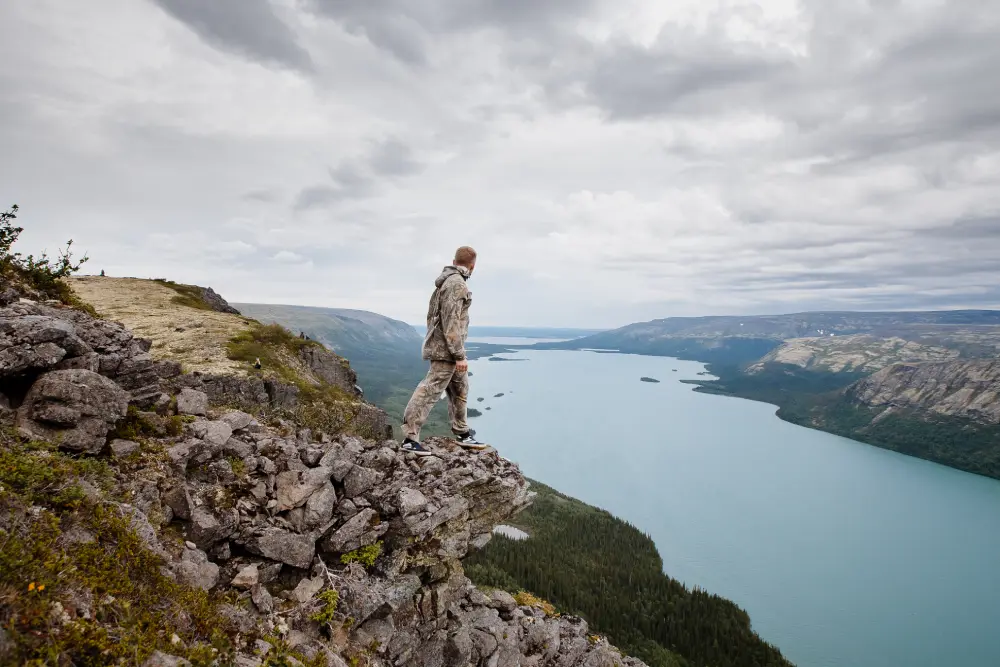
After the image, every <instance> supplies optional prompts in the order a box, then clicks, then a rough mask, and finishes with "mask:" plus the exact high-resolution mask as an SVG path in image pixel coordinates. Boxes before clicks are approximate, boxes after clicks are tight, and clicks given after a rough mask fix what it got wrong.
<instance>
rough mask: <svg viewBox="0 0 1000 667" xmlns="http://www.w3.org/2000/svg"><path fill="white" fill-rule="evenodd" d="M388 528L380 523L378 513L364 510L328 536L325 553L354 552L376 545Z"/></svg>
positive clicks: (369, 509) (387, 525) (324, 542)
mask: <svg viewBox="0 0 1000 667" xmlns="http://www.w3.org/2000/svg"><path fill="white" fill-rule="evenodd" d="M388 528H389V524H387V523H386V524H383V523H380V522H379V519H378V512H376V511H375V510H373V509H371V508H368V509H363V510H361V511H360V512H358V513H357V514H355V515H354V516H353V517H351V518H350V519H349V520H348V521H347V523H345V524H344V525H343V526H341V527H340V528H338V529H337V530H336V531H334V532H333V533H331V534H330V535H329V536H327V537H326V538H325V539H324V540H323V543H322V546H323V549H324V550H325V551H329V552H332V553H344V552H347V551H354V550H355V549H358V548H360V547H365V546H368V545H369V544H375V541H376V540H377V539H378V538H379V537H380V536H381V535H383V534H384V533H385V531H386V530H387V529H388Z"/></svg>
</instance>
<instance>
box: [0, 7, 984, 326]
mask: <svg viewBox="0 0 1000 667" xmlns="http://www.w3.org/2000/svg"><path fill="white" fill-rule="evenodd" d="M209 4H210V5H211V6H210V7H209V6H208V4H205V3H194V2H188V1H183V0H154V3H117V2H112V1H111V0H93V1H92V2H90V3H86V6H84V5H82V4H81V5H80V6H77V5H75V4H73V3H70V4H68V5H66V6H65V7H62V8H61V11H59V12H56V11H54V10H53V9H52V6H51V5H50V4H47V3H7V4H4V5H3V7H2V9H0V121H2V122H0V148H2V149H3V150H4V154H5V155H8V156H16V159H11V160H5V161H4V162H2V163H0V205H2V203H3V202H4V201H9V202H15V201H16V202H17V203H19V204H21V206H22V216H21V217H22V219H23V221H24V223H25V227H26V232H25V234H24V237H23V243H24V244H25V248H24V249H25V250H26V251H31V250H34V249H36V248H42V247H48V248H54V247H57V246H58V245H59V244H60V243H61V242H62V241H64V240H65V239H66V238H69V237H71V236H72V237H73V238H76V239H77V244H78V245H79V247H80V249H81V251H88V252H89V253H90V254H91V256H92V257H94V260H93V263H92V265H93V266H96V265H97V264H98V263H99V264H100V265H101V266H100V267H99V268H106V269H107V270H108V271H109V272H110V273H112V274H115V273H122V274H128V275H144V274H145V273H146V272H148V273H150V274H151V275H153V274H155V275H158V276H162V275H165V276H168V277H171V278H174V279H177V280H182V281H185V282H201V283H206V284H211V285H213V287H215V288H216V289H218V290H220V291H221V292H222V293H223V294H225V295H226V296H227V297H230V298H232V299H233V300H236V301H279V302H286V303H287V302H299V303H304V304H311V305H336V306H345V307H357V308H363V309H370V310H375V311H380V312H384V313H386V314H388V315H392V316H395V317H399V318H402V319H406V320H410V321H419V320H420V319H421V317H422V315H423V313H422V312H421V311H422V309H423V307H424V305H425V304H426V291H427V288H428V287H429V285H430V283H431V281H432V280H433V278H434V276H435V275H436V272H437V271H438V270H439V269H440V265H441V264H443V263H445V262H447V261H448V260H449V259H450V253H451V252H452V251H453V250H454V247H455V246H456V245H459V244H464V243H469V244H471V245H474V246H476V247H477V249H479V251H480V253H481V263H480V267H479V269H478V270H477V277H476V280H475V286H474V287H473V289H474V291H475V292H476V303H477V306H476V319H477V322H479V323H494V324H505V323H506V324H512V323H524V324H531V323H537V324H553V325H574V324H578V325H588V326H589V325H593V326H612V325H617V324H623V323H625V322H627V321H630V320H644V319H652V318H655V317H663V316H667V315H699V314H727V313H729V314H731V313H751V312H753V313H762V312H776V311H782V312H788V311H801V310H806V309H815V308H823V309H830V308H879V309H886V308H889V309H904V308H920V307H935V308H938V307H947V306H962V307H969V306H982V307H1000V293H998V288H997V287H996V286H997V285H998V284H1000V260H998V259H997V258H1000V88H998V87H997V86H992V85H989V84H990V82H991V81H992V79H993V78H995V76H994V70H995V68H996V65H995V63H996V62H1000V45H998V43H997V40H996V39H995V35H996V34H997V33H998V32H1000V15H998V14H997V13H996V12H994V11H992V8H990V7H988V6H987V3H982V2H977V1H975V0H959V1H957V2H951V3H925V2H919V1H918V0H898V1H892V2H867V3H842V2H821V1H820V0H797V1H792V2H789V3H756V2H749V1H745V0H727V2H724V3H709V4H704V3H694V2H681V3H661V2H656V1H655V0H615V1H612V0H553V1H552V2H536V1H529V0H506V1H501V0H466V1H460V0H444V1H442V2H434V3H419V2H405V1H404V0H382V1H380V2H368V3H361V2H347V1H346V0H345V1H335V0H301V1H297V2H282V3H278V2H274V4H273V5H272V4H269V3H268V2H264V1H262V0H255V1H254V2H250V1H248V2H245V3H244V2H239V3H236V2H235V1H234V0H228V1H227V2H224V3H209ZM782 7H786V9H787V11H784V10H782ZM161 9H165V10H166V12H164V11H161ZM176 20H180V21H181V22H182V23H184V24H185V25H187V26H189V27H190V28H191V30H193V31H194V32H195V33H197V35H198V36H199V37H200V38H201V39H202V40H203V41H204V42H205V43H207V44H209V45H211V46H212V47H215V48H216V49H217V51H218V53H212V54H210V57H206V52H205V50H204V49H200V48H199V49H191V44H190V41H191V37H190V35H189V34H187V33H184V32H182V31H179V30H177V28H176ZM81 26H84V27H86V29H84V30H81ZM120 53H129V54H130V57H129V58H128V59H127V61H126V60H123V59H122V58H121V57H120V56H119V55H118V54H120ZM247 60H250V61H255V62H260V63H263V64H265V65H274V64H276V65H279V66H278V67H270V66H267V67H247V66H246V61H247ZM13 63H17V64H16V66H15V65H14V64H13ZM66 63H72V64H73V67H72V68H67V67H66ZM288 69H292V70H294V72H293V73H292V75H289V71H288ZM84 230H85V232H86V233H84ZM276 257H277V258H282V259H286V260H288V261H289V262H291V261H292V260H295V259H297V258H308V259H309V260H310V261H308V262H306V261H303V262H301V263H298V264H294V265H293V264H288V263H285V264H282V263H281V262H279V261H278V260H275V259H274V258H276ZM292 266H294V270H293V269H292V268H290V267H292ZM415 275H416V276H422V277H423V278H421V279H419V280H414V276H415ZM421 280H422V282H421ZM347 285H350V286H351V287H349V288H347V287H344V288H342V289H341V288H339V287H337V288H331V287H330V286H347ZM525 292H527V293H530V294H532V295H533V298H532V300H531V301H530V302H529V303H525V301H524V300H523V299H521V298H518V294H521V293H525Z"/></svg>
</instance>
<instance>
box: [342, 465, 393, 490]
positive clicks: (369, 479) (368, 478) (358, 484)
mask: <svg viewBox="0 0 1000 667" xmlns="http://www.w3.org/2000/svg"><path fill="white" fill-rule="evenodd" d="M383 477H384V475H383V474H382V473H380V472H376V471H374V470H372V469H371V468H364V467H362V466H354V467H353V468H351V471H350V472H349V473H347V476H346V477H345V478H344V496H345V497H347V498H355V497H357V496H360V495H361V494H362V493H364V492H365V491H368V490H370V489H371V488H372V487H373V486H375V485H376V484H378V483H379V482H381V481H382V478H383Z"/></svg>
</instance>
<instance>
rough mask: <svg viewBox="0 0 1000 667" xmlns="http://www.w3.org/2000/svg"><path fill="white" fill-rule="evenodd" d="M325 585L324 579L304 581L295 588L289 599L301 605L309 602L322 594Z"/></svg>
mask: <svg viewBox="0 0 1000 667" xmlns="http://www.w3.org/2000/svg"><path fill="white" fill-rule="evenodd" d="M323 583H324V581H323V577H313V578H312V579H308V578H306V579H303V580H302V581H300V582H299V585H298V586H296V587H295V590H293V591H292V592H291V593H289V594H288V599H289V600H292V601H294V602H299V603H304V602H308V601H309V600H311V599H313V597H314V596H315V595H316V594H317V593H319V592H320V589H322V588H323Z"/></svg>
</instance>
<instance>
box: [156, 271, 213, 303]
mask: <svg viewBox="0 0 1000 667" xmlns="http://www.w3.org/2000/svg"><path fill="white" fill-rule="evenodd" d="M153 282H155V283H159V284H160V285H163V286H164V287H169V288H170V289H172V290H173V291H175V292H177V296H174V297H171V299H170V302H171V303H176V304H179V305H181V306H187V307H188V308H196V309H198V310H212V307H211V306H210V305H208V303H207V302H206V301H205V299H204V297H203V296H202V294H203V292H202V289H201V288H200V287H198V286H197V285H184V284H183V283H175V282H174V281H173V280H167V279H165V278H157V279H155V280H154V281H153Z"/></svg>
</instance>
